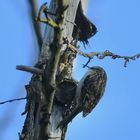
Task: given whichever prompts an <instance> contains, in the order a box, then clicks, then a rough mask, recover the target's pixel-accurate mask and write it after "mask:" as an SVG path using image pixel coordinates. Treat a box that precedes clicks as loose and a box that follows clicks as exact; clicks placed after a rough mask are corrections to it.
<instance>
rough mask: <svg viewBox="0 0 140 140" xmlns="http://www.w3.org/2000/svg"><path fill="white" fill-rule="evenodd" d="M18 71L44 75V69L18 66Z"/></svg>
mask: <svg viewBox="0 0 140 140" xmlns="http://www.w3.org/2000/svg"><path fill="white" fill-rule="evenodd" d="M16 69H17V70H22V71H26V72H30V73H33V74H38V75H39V74H40V75H42V74H43V73H44V72H43V70H42V69H39V68H35V67H29V66H24V65H17V66H16Z"/></svg>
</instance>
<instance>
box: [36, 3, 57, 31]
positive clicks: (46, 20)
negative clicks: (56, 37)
mask: <svg viewBox="0 0 140 140" xmlns="http://www.w3.org/2000/svg"><path fill="white" fill-rule="evenodd" d="M46 4H47V3H44V4H43V5H42V6H41V7H40V9H39V12H38V16H37V18H36V20H37V21H40V22H43V23H46V24H48V25H50V26H51V27H53V28H54V29H58V28H59V27H58V25H57V24H56V23H55V21H53V19H52V18H51V17H49V16H48V15H47V14H46V10H47V9H46V8H47V6H46ZM42 13H44V14H45V16H46V18H43V17H41V14H42Z"/></svg>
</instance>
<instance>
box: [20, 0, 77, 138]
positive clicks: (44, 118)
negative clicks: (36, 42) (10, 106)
mask: <svg viewBox="0 0 140 140" xmlns="http://www.w3.org/2000/svg"><path fill="white" fill-rule="evenodd" d="M78 3H79V0H69V1H67V3H66V4H68V5H69V7H68V8H67V9H66V11H65V13H64V14H65V15H64V19H62V22H63V23H60V24H61V26H62V27H61V28H63V30H61V31H60V33H59V34H58V37H55V36H56V35H57V34H56V33H55V32H54V31H55V30H54V29H53V28H52V27H50V26H47V27H46V32H45V36H44V40H43V45H42V50H41V54H40V58H39V61H38V63H37V64H36V67H38V68H40V69H44V75H43V76H42V75H36V74H34V75H33V76H32V79H31V81H30V83H29V85H28V86H26V90H27V94H28V95H27V96H28V97H29V98H28V99H27V105H26V108H25V112H23V114H25V113H26V112H27V116H26V120H25V123H24V126H23V130H22V133H21V134H20V140H49V139H55V140H63V139H64V138H65V132H66V128H58V129H56V128H57V125H58V123H59V122H60V121H61V120H62V118H63V105H62V104H61V103H59V101H57V99H56V98H54V95H55V92H56V89H57V85H58V84H57V83H61V82H62V81H63V80H64V79H65V78H67V79H71V73H72V67H73V60H74V58H75V56H76V55H75V54H73V52H72V51H71V50H70V49H66V44H63V42H62V41H63V38H65V37H67V40H69V42H71V40H72V32H73V26H74V24H73V23H74V20H75V15H76V10H77V7H78ZM58 6H61V5H59V3H58V1H56V0H52V2H51V6H50V12H52V13H56V12H57V10H58ZM62 12H63V11H62ZM51 18H52V19H55V18H56V17H55V16H51ZM56 32H58V31H56ZM56 39H58V40H56ZM53 41H57V43H58V44H56V42H54V43H53ZM58 41H59V42H58ZM52 45H54V46H52ZM60 47H61V48H60ZM51 49H52V50H51ZM54 55H57V56H54ZM55 57H56V58H55ZM59 59H60V61H59ZM55 61H57V62H55ZM53 63H58V65H55V64H54V66H55V67H53V66H52V65H53ZM48 73H49V74H48ZM51 74H54V76H56V75H57V76H56V77H54V76H52V77H51V78H53V80H52V79H49V78H50V75H51ZM56 78H57V79H56ZM46 80H47V81H46ZM48 81H49V82H52V81H53V82H54V81H57V83H48ZM56 84H57V85H56ZM57 91H58V92H62V91H61V90H57ZM46 92H48V93H46ZM52 94H53V96H52ZM59 94H61V93H59ZM50 96H52V97H50ZM48 98H49V99H50V100H48ZM58 98H59V97H58ZM60 98H61V96H60ZM60 100H61V99H60ZM49 104H53V108H52V110H51V108H49V109H48V108H47V107H48V106H50V105H49ZM48 111H50V112H49V113H50V114H48ZM48 121H49V122H48Z"/></svg>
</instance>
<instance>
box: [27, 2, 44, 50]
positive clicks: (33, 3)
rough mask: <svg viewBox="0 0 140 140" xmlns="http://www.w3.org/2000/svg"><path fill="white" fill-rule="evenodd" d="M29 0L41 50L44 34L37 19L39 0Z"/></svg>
mask: <svg viewBox="0 0 140 140" xmlns="http://www.w3.org/2000/svg"><path fill="white" fill-rule="evenodd" d="M28 1H29V4H30V7H31V16H32V21H33V25H34V30H35V33H36V37H37V41H38V45H39V49H40V50H41V47H42V42H43V39H42V34H41V27H40V23H39V22H38V21H36V20H35V18H36V17H37V0H28Z"/></svg>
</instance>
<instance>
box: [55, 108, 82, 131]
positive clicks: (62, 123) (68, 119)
mask: <svg viewBox="0 0 140 140" xmlns="http://www.w3.org/2000/svg"><path fill="white" fill-rule="evenodd" d="M79 112H81V111H80V107H76V108H75V109H74V110H73V111H72V112H71V113H70V114H69V115H67V116H66V117H64V119H63V120H62V121H60V123H59V124H58V126H57V128H59V127H63V128H64V127H66V126H67V125H68V123H69V122H71V121H72V120H73V118H74V117H75V116H76V115H77V114H78V113H79Z"/></svg>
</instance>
